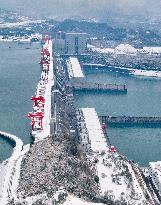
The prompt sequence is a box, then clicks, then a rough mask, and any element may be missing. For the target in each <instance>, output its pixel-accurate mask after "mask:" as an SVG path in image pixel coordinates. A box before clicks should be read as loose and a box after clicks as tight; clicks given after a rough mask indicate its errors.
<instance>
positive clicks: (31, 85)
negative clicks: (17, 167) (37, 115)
mask: <svg viewBox="0 0 161 205" xmlns="http://www.w3.org/2000/svg"><path fill="white" fill-rule="evenodd" d="M39 59H40V44H32V45H30V44H18V43H16V42H11V43H6V42H5V43H0V130H2V131H5V132H9V133H11V134H15V135H17V136H18V137H20V138H21V139H22V140H23V142H24V143H29V142H30V140H31V139H30V125H29V123H30V120H29V119H28V118H27V113H28V112H29V111H32V102H31V100H30V98H31V96H32V95H33V94H34V93H35V89H36V85H37V82H38V79H39V76H40V68H39V65H38V62H39ZM11 152H12V146H11V145H10V144H9V143H8V142H7V141H6V140H4V139H2V138H1V136H0V162H2V161H3V160H4V159H6V158H7V157H9V156H10V155H11Z"/></svg>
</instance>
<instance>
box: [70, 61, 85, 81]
mask: <svg viewBox="0 0 161 205" xmlns="http://www.w3.org/2000/svg"><path fill="white" fill-rule="evenodd" d="M68 72H69V75H70V77H73V78H83V77H84V74H83V72H82V69H81V66H80V63H79V61H78V59H77V58H75V57H70V58H69V64H68Z"/></svg>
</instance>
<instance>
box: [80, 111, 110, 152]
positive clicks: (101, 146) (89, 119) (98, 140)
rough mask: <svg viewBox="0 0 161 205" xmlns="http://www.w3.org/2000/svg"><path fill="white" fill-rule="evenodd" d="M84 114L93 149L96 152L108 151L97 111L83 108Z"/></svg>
mask: <svg viewBox="0 0 161 205" xmlns="http://www.w3.org/2000/svg"><path fill="white" fill-rule="evenodd" d="M82 112H83V116H84V120H85V123H86V128H87V130H88V134H89V140H90V142H91V149H92V150H93V151H94V152H98V151H100V152H101V151H103V150H107V149H108V147H107V142H106V139H105V136H104V134H103V131H102V127H101V124H100V121H99V118H98V115H97V113H96V111H95V109H94V108H82Z"/></svg>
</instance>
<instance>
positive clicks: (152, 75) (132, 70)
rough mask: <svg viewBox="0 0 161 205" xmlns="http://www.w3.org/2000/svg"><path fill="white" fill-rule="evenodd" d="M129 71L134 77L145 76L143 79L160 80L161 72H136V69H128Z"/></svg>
mask: <svg viewBox="0 0 161 205" xmlns="http://www.w3.org/2000/svg"><path fill="white" fill-rule="evenodd" d="M128 70H130V71H131V74H133V75H136V76H145V77H159V78H161V71H154V70H138V69H128Z"/></svg>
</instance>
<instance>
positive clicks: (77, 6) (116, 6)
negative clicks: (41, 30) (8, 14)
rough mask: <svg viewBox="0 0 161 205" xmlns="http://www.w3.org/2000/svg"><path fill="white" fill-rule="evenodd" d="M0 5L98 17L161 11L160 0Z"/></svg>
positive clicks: (35, 0) (22, 0) (10, 0)
mask: <svg viewBox="0 0 161 205" xmlns="http://www.w3.org/2000/svg"><path fill="white" fill-rule="evenodd" d="M0 7H1V8H5V9H10V10H18V11H19V12H21V13H22V14H33V15H36V14H44V15H49V14H50V15H53V16H76V15H81V16H85V17H97V18H98V17H99V16H100V17H106V15H108V14H109V13H113V14H118V13H119V14H122V15H124V14H137V15H141V14H144V15H145V16H149V15H150V16H152V15H154V14H159V13H160V12H161V0H0Z"/></svg>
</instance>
